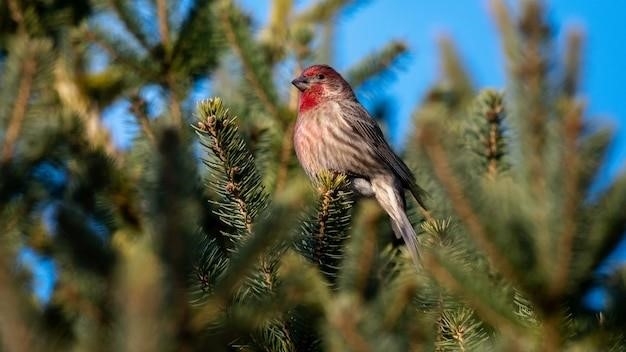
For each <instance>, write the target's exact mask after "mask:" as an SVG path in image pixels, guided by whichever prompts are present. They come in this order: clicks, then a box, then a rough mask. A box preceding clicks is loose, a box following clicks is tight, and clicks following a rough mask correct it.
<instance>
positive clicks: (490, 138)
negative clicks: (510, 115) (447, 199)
mask: <svg viewBox="0 0 626 352" xmlns="http://www.w3.org/2000/svg"><path fill="white" fill-rule="evenodd" d="M503 120H504V102H503V100H502V95H500V94H498V93H497V92H495V91H492V90H486V91H483V92H481V93H480V94H479V95H478V97H476V99H475V101H474V104H473V109H472V121H471V126H470V128H471V130H470V131H471V134H470V141H469V142H470V148H471V149H472V150H473V151H474V152H475V153H476V154H478V155H479V156H480V157H481V158H483V160H480V162H481V163H484V164H486V167H485V170H484V172H485V174H486V176H487V178H489V179H491V180H493V179H495V178H496V177H497V176H498V175H499V174H500V173H501V172H502V171H503V170H505V169H507V168H508V165H507V164H506V163H505V162H504V160H503V158H504V157H505V156H506V152H507V151H506V141H505V138H504V128H505V127H504V121H503ZM481 171H483V170H481Z"/></svg>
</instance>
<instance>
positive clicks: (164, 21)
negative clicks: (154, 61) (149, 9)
mask: <svg viewBox="0 0 626 352" xmlns="http://www.w3.org/2000/svg"><path fill="white" fill-rule="evenodd" d="M155 1H156V8H157V18H158V22H159V36H160V38H161V45H163V47H164V48H166V50H167V49H169V44H170V26H169V16H168V13H167V2H166V0H155Z"/></svg>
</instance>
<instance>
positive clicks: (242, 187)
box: [193, 98, 267, 237]
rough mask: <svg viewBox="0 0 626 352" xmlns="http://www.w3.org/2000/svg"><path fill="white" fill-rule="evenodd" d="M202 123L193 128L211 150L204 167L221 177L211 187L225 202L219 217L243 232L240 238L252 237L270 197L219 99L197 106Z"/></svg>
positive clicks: (248, 152)
mask: <svg viewBox="0 0 626 352" xmlns="http://www.w3.org/2000/svg"><path fill="white" fill-rule="evenodd" d="M198 115H199V116H198V117H199V121H198V122H197V123H196V124H195V125H194V126H193V127H194V128H195V129H196V131H197V133H198V135H199V136H200V140H201V143H202V145H203V146H204V147H205V148H207V150H208V151H210V153H211V154H210V158H209V159H207V160H205V164H206V165H207V166H209V167H210V168H211V169H214V170H216V171H218V172H219V173H220V174H221V175H220V176H219V178H218V179H216V180H213V181H211V182H209V185H210V186H211V187H212V188H213V189H214V190H215V191H216V192H217V193H218V194H220V195H222V196H223V198H224V201H222V202H220V203H219V205H220V206H221V209H220V210H218V211H217V215H218V216H219V217H220V218H221V219H222V221H224V223H226V224H228V225H230V226H233V227H235V228H236V229H239V230H243V233H241V234H240V235H237V237H239V236H244V237H247V236H249V235H250V234H252V225H253V219H254V218H255V217H256V215H257V214H258V213H259V212H260V211H262V210H263V209H264V208H265V205H266V201H267V196H266V195H265V192H264V190H263V186H262V184H261V177H260V175H259V174H258V172H257V170H256V168H255V165H254V158H253V156H252V154H251V153H250V151H249V150H248V148H247V147H246V145H245V142H244V140H243V139H242V138H241V137H240V136H239V135H238V133H239V132H238V129H237V126H236V123H235V117H232V116H231V115H230V112H229V110H228V109H227V108H226V107H224V106H223V105H222V101H221V99H219V98H213V99H209V100H205V101H202V102H200V103H199V104H198Z"/></svg>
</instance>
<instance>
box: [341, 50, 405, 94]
mask: <svg viewBox="0 0 626 352" xmlns="http://www.w3.org/2000/svg"><path fill="white" fill-rule="evenodd" d="M407 52H408V48H407V46H406V44H405V43H404V42H402V41H399V40H393V41H391V42H390V43H389V44H387V45H385V46H384V47H383V48H381V49H380V50H377V51H376V52H374V53H371V54H369V55H368V56H366V57H365V58H364V59H363V60H361V61H360V62H359V63H357V64H356V65H355V66H354V67H352V68H351V69H350V70H349V71H348V73H347V74H346V77H347V80H348V82H350V85H351V86H352V87H353V88H354V89H355V90H356V89H358V88H359V87H360V86H362V85H364V84H366V83H367V81H368V80H371V79H374V78H376V77H380V76H384V75H386V74H389V71H390V70H392V69H393V67H394V66H395V65H397V64H398V62H399V61H400V60H401V58H402V57H403V56H404V55H405V54H406V53H407Z"/></svg>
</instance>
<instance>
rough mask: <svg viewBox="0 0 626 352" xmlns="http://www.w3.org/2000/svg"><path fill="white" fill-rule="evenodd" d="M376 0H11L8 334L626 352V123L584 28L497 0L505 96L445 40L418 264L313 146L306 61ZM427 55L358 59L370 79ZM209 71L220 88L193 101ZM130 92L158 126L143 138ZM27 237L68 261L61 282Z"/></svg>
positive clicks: (24, 347)
mask: <svg viewBox="0 0 626 352" xmlns="http://www.w3.org/2000/svg"><path fill="white" fill-rule="evenodd" d="M362 4H363V2H362V1H319V2H314V3H312V4H311V5H310V6H308V7H305V8H303V9H299V8H298V7H297V6H295V5H294V2H293V1H290V0H275V1H273V2H272V4H271V11H270V17H269V20H268V21H267V26H266V27H261V28H258V25H257V24H256V22H255V20H256V19H254V18H251V17H250V16H249V15H247V14H246V13H245V11H244V10H243V9H241V8H240V7H239V5H237V2H235V1H229V0H215V1H209V0H206V1H205V0H197V1H192V2H191V4H190V5H189V8H181V7H180V5H179V4H178V3H176V2H173V1H166V0H157V1H154V2H140V3H137V2H133V1H127V0H112V1H104V0H93V1H88V2H83V3H80V4H79V3H76V4H75V3H73V2H72V3H70V2H66V1H56V2H45V1H43V2H42V1H24V0H8V1H6V2H3V3H2V4H0V55H1V56H0V233H2V236H1V237H0V316H1V317H2V319H0V346H1V347H0V349H1V350H3V351H5V350H6V351H38V350H45V351H67V350H87V351H111V350H128V351H137V350H151V351H152V350H154V351H156V350H168V351H169V350H186V351H195V350H198V351H201V350H202V351H203V350H207V349H211V350H217V351H347V350H355V351H421V350H435V351H484V350H495V351H500V350H502V351H509V350H523V351H526V350H540V351H564V350H565V351H567V350H602V351H604V350H606V351H612V350H615V351H617V350H623V349H624V346H625V343H626V342H625V337H624V332H623V331H624V326H625V323H626V321H625V319H624V316H625V315H624V314H623V313H624V311H625V308H624V304H623V302H624V301H625V300H624V296H625V292H626V288H625V284H624V282H625V281H626V280H625V279H624V270H623V269H620V270H618V271H616V272H615V273H611V274H608V275H607V276H599V275H598V274H597V273H596V269H597V268H598V265H599V264H600V263H601V261H602V260H603V258H605V257H606V255H607V254H608V253H609V252H610V251H611V249H612V248H614V247H615V245H616V243H617V242H618V241H619V240H620V239H621V238H623V234H624V232H625V231H626V216H625V215H624V211H623V204H625V203H626V177H624V176H623V175H622V176H620V177H618V178H617V179H616V180H615V181H614V182H613V183H612V184H611V185H609V186H608V188H607V189H606V190H604V191H599V192H596V193H594V194H593V195H592V196H590V194H591V190H592V188H593V187H592V183H593V181H594V178H595V175H596V174H597V171H598V169H599V168H600V166H601V165H602V157H603V155H604V153H605V151H606V148H607V145H608V144H609V142H610V140H611V133H610V131H607V130H603V129H600V128H595V127H594V126H588V125H591V123H592V121H593V120H590V119H585V118H584V116H583V114H584V109H583V105H582V103H581V102H580V101H578V99H577V89H578V83H579V78H578V74H579V71H580V68H579V67H578V66H579V64H580V61H581V60H580V57H581V53H580V48H581V47H582V45H581V35H580V34H579V33H577V32H573V33H571V34H570V35H569V36H568V37H567V41H566V45H565V50H564V54H563V55H562V56H558V55H555V53H557V51H556V50H555V49H554V48H555V47H558V46H556V45H554V42H553V40H552V35H551V33H552V30H551V28H550V27H549V26H547V25H546V22H545V19H544V15H543V14H544V12H545V11H544V10H543V8H542V7H541V4H540V3H539V2H534V1H527V2H524V3H523V4H522V5H521V6H520V13H519V15H512V13H511V12H510V11H509V10H508V9H507V8H506V7H505V6H504V5H503V4H502V3H501V2H497V1H496V2H494V11H493V12H494V14H495V17H496V21H497V23H498V25H499V28H500V32H501V33H502V39H503V48H504V51H505V53H506V57H507V62H506V67H507V69H508V77H509V82H508V85H507V88H506V89H504V90H503V91H502V92H501V91H495V90H492V89H486V90H480V91H478V89H477V88H476V87H474V85H473V83H472V79H471V77H470V75H469V74H468V73H466V71H465V69H464V67H463V60H461V59H460V58H459V56H458V55H457V54H456V50H455V48H454V45H453V43H452V41H450V40H448V39H445V40H442V41H441V42H440V52H441V68H442V76H441V77H440V80H439V81H438V82H436V83H435V84H434V85H433V87H431V88H430V90H429V91H428V93H427V94H426V96H425V97H424V100H423V101H422V102H421V103H420V104H419V105H418V107H416V110H415V114H414V115H415V123H416V125H417V127H416V133H415V134H414V135H413V136H412V138H411V139H410V141H409V143H408V144H407V147H406V148H405V155H404V157H405V158H406V160H407V161H408V163H409V165H412V166H414V167H413V169H414V170H415V171H416V176H417V179H418V183H419V184H420V186H422V187H423V188H425V189H426V190H427V191H428V193H429V194H430V198H429V199H428V200H427V205H428V206H429V208H430V209H429V210H430V211H431V214H432V219H428V220H427V221H422V222H419V223H418V222H416V224H415V227H416V231H417V232H418V233H419V238H418V241H419V242H420V247H421V249H420V252H421V253H422V262H421V266H420V267H418V268H416V267H415V266H414V265H412V262H411V260H410V258H409V256H408V253H406V251H405V248H403V247H398V246H397V244H396V243H395V242H394V236H393V234H392V233H391V228H390V226H389V223H388V218H387V216H386V214H385V213H384V212H383V211H381V209H380V207H379V206H378V205H377V204H376V203H375V202H374V201H372V200H367V199H358V198H357V197H356V195H355V194H353V193H352V191H351V188H350V180H349V178H347V177H346V175H338V174H331V173H328V174H324V175H322V176H321V177H320V179H319V180H317V181H318V182H315V183H314V185H313V186H311V182H309V180H307V179H306V177H305V175H304V174H303V172H302V171H301V170H300V168H299V166H298V165H297V161H296V160H295V156H294V153H293V146H292V140H291V139H292V131H293V126H294V122H295V116H296V113H295V111H296V106H297V96H296V92H295V90H293V89H292V90H289V91H287V90H285V89H284V82H285V81H286V79H285V75H286V74H287V75H288V76H289V77H290V76H291V75H292V74H293V75H296V74H297V73H298V72H299V71H300V69H302V68H303V67H304V66H306V65H308V64H310V63H312V62H314V61H316V60H319V58H320V57H325V58H327V59H328V60H329V61H332V52H331V51H332V50H331V48H332V39H333V23H334V21H335V20H336V19H338V18H340V17H341V16H345V15H346V14H349V12H350V10H351V9H353V8H354V7H356V6H360V5H362ZM256 29H258V35H257V33H256ZM408 50H409V48H408V47H407V46H406V44H405V43H403V42H401V41H391V42H390V43H388V44H387V45H384V46H383V47H381V48H379V49H377V50H374V52H372V53H371V54H370V55H368V56H366V57H365V58H363V59H362V60H361V61H359V63H357V64H356V65H355V66H353V67H351V68H348V69H347V70H346V77H348V79H349V80H350V82H351V83H352V84H353V86H354V88H355V89H356V90H357V93H358V94H359V96H364V97H366V98H371V97H372V95H376V94H377V93H378V92H377V91H375V90H374V87H375V86H380V85H384V84H388V83H390V82H391V78H393V75H394V73H395V72H397V71H398V70H400V69H401V68H402V63H403V61H404V58H405V54H406V52H407V51H408ZM316 53H317V54H316ZM320 53H321V54H320ZM94 60H101V63H100V64H99V65H98V66H103V67H98V68H97V70H94V69H93V67H94V65H93V63H94ZM206 77H210V78H211V79H212V81H211V89H212V92H211V93H212V94H215V95H217V96H220V98H210V99H206V100H202V101H200V102H198V103H195V102H192V101H190V98H191V97H194V96H196V94H197V91H195V90H194V87H196V86H197V84H198V83H202V82H204V79H205V78H206ZM374 83H375V84H374ZM149 91H157V92H158V93H156V94H155V95H156V96H157V97H156V98H155V97H154V96H151V95H150V94H147V93H146V92H149ZM203 93H206V92H203ZM205 95H206V94H205ZM384 98H385V97H384V96H382V97H379V96H376V99H377V100H376V101H375V103H376V104H378V106H383V107H384V105H385V101H384ZM114 106H117V107H119V106H125V107H126V110H125V111H123V112H122V113H120V114H119V115H118V116H114V117H109V118H122V119H125V121H126V122H125V123H127V124H129V125H131V126H132V127H133V128H135V129H136V130H138V131H139V132H138V134H137V136H135V138H134V140H132V141H131V143H130V146H128V147H125V148H121V147H120V146H119V145H118V144H116V143H114V141H113V139H112V137H111V135H110V134H109V133H108V129H107V128H106V127H105V126H104V123H103V120H102V116H103V114H104V112H105V111H109V110H108V109H109V108H111V107H114ZM194 107H195V114H194V112H193V108H194ZM378 112H380V113H378ZM374 115H376V116H377V117H381V122H382V123H385V122H386V118H387V117H388V116H387V115H386V110H385V109H378V110H377V111H375V112H374ZM237 116H238V117H237ZM185 121H188V122H191V126H189V125H188V123H186V122H185ZM383 127H384V126H383ZM194 131H195V134H194V133H192V132H194ZM410 207H411V205H410ZM303 209H308V210H303ZM410 212H411V213H415V209H413V207H411V208H410ZM414 217H415V218H416V219H417V218H418V217H417V216H414ZM420 221H421V219H420ZM25 248H28V249H29V250H32V251H34V252H35V253H37V254H38V255H41V256H43V257H45V258H48V259H50V260H52V261H53V262H54V263H55V267H56V269H55V270H56V276H57V278H56V281H55V287H54V290H53V292H52V297H51V298H50V300H49V301H47V302H41V301H38V300H37V299H31V296H32V290H31V288H30V284H31V283H32V278H31V277H30V276H29V275H30V270H29V268H25V267H23V266H20V265H16V262H17V261H18V258H19V257H20V252H21V251H23V250H24V249H25ZM598 284H601V285H603V287H604V288H605V289H606V290H607V293H608V294H609V297H611V300H609V304H608V306H607V309H606V310H605V311H603V312H601V313H599V314H598V315H595V314H592V313H591V312H589V311H587V310H586V309H585V308H584V307H583V306H582V305H581V301H582V298H583V297H584V295H585V294H586V293H587V292H588V290H589V289H590V288H593V287H595V286H596V285H598Z"/></svg>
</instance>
